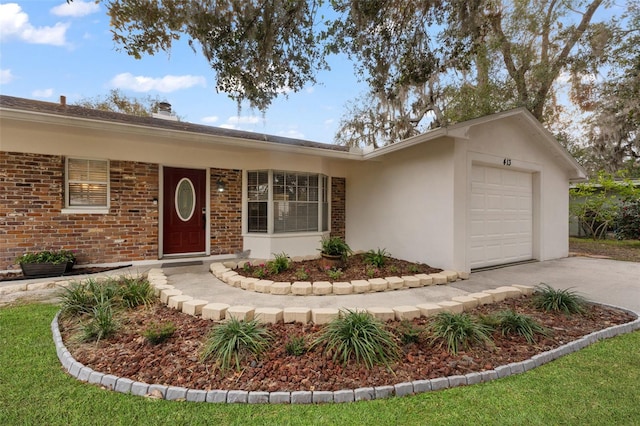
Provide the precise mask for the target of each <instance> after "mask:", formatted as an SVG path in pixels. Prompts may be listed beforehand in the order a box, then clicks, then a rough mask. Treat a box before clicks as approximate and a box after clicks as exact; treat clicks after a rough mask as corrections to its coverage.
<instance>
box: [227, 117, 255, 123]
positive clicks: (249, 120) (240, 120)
mask: <svg viewBox="0 0 640 426" xmlns="http://www.w3.org/2000/svg"><path fill="white" fill-rule="evenodd" d="M259 122H260V118H259V117H256V116H255V115H249V116H246V117H240V116H237V115H234V116H232V117H229V118H228V119H227V123H230V124H234V125H236V124H257V123H259Z"/></svg>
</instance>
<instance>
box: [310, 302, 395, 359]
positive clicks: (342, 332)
mask: <svg viewBox="0 0 640 426" xmlns="http://www.w3.org/2000/svg"><path fill="white" fill-rule="evenodd" d="M320 344H325V345H326V346H325V351H326V352H328V353H333V360H334V361H335V360H337V359H338V358H339V359H340V360H341V361H342V363H343V364H345V365H346V364H347V362H348V361H349V360H350V359H355V361H356V362H358V363H363V364H364V365H365V366H366V367H367V368H372V367H373V366H374V365H375V364H384V365H386V366H389V364H390V363H391V362H393V361H395V360H397V359H398V358H399V356H400V348H399V346H398V343H397V341H396V338H395V336H394V335H393V333H391V332H390V331H389V330H387V329H386V327H385V325H384V324H383V323H382V322H380V321H379V320H377V319H375V318H374V317H373V316H371V315H370V314H369V313H366V312H354V311H347V312H346V313H344V314H341V315H340V316H339V317H338V318H336V319H334V320H333V321H331V322H330V323H329V324H327V325H326V326H325V328H324V329H323V330H322V331H321V332H320V334H319V336H318V337H317V338H316V339H315V340H314V342H313V344H312V346H317V345H320Z"/></svg>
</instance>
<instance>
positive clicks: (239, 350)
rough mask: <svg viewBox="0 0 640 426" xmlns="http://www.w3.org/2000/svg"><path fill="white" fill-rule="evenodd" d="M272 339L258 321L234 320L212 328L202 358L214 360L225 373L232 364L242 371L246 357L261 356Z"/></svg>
mask: <svg viewBox="0 0 640 426" xmlns="http://www.w3.org/2000/svg"><path fill="white" fill-rule="evenodd" d="M271 339H272V336H271V334H270V333H269V331H268V330H267V329H266V328H265V327H264V326H263V325H261V324H260V323H258V321H257V320H255V319H254V320H251V321H240V320H237V319H235V318H232V319H230V320H228V321H227V322H224V323H221V324H217V325H214V326H213V327H212V328H211V331H210V333H209V336H208V338H207V341H206V342H205V345H204V350H203V352H202V356H201V358H202V360H203V361H206V360H208V359H213V360H214V361H216V362H217V363H218V365H219V366H220V369H221V370H223V371H226V370H228V369H229V368H230V367H231V365H232V364H233V365H235V367H236V369H237V370H240V363H241V362H242V361H243V360H244V359H245V357H246V356H247V355H249V354H253V355H255V356H260V355H261V354H262V353H263V352H264V351H265V350H267V348H268V347H269V344H270V342H271Z"/></svg>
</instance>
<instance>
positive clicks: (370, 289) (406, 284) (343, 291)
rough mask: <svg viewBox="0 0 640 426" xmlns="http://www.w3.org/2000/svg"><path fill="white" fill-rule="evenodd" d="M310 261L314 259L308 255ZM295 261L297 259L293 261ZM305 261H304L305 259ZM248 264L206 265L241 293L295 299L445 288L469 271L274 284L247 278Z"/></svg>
mask: <svg viewBox="0 0 640 426" xmlns="http://www.w3.org/2000/svg"><path fill="white" fill-rule="evenodd" d="M311 258H314V257H313V256H311ZM295 259H297V258H294V260H293V262H298V261H300V260H301V259H303V258H301V259H300V260H295ZM304 259H306V258H304ZM254 262H258V263H254V264H260V263H263V264H264V263H265V261H262V260H257V261H254ZM247 263H250V262H249V261H240V262H239V263H236V262H234V261H227V262H214V263H212V264H211V265H210V266H209V270H210V271H211V273H212V274H213V275H215V277H216V278H218V279H219V280H220V281H222V282H224V283H226V284H228V285H230V286H231V287H236V288H239V289H242V290H247V291H253V292H257V293H265V294H274V295H287V294H291V295H294V296H312V295H315V296H323V295H327V294H332V295H350V294H358V293H375V292H379V291H392V290H406V289H410V288H417V287H425V286H431V285H445V284H448V283H452V282H455V281H457V280H459V279H461V280H466V279H469V273H468V272H456V271H448V270H444V271H440V272H438V273H433V274H417V275H402V276H388V277H384V278H381V277H379V278H371V279H359V280H354V281H341V282H340V281H335V282H332V281H328V280H325V281H316V282H311V281H303V280H299V281H295V282H274V281H272V280H269V279H260V278H256V277H248V276H244V275H242V274H241V272H242V269H241V268H242V267H243V266H244V265H245V264H247Z"/></svg>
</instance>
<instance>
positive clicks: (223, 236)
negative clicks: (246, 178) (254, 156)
mask: <svg viewBox="0 0 640 426" xmlns="http://www.w3.org/2000/svg"><path fill="white" fill-rule="evenodd" d="M218 179H221V180H222V181H223V182H224V184H225V186H226V189H225V191H224V192H218V184H217V182H218ZM241 250H242V171H240V170H227V169H211V254H212V255H217V254H234V253H236V252H238V251H241Z"/></svg>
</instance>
